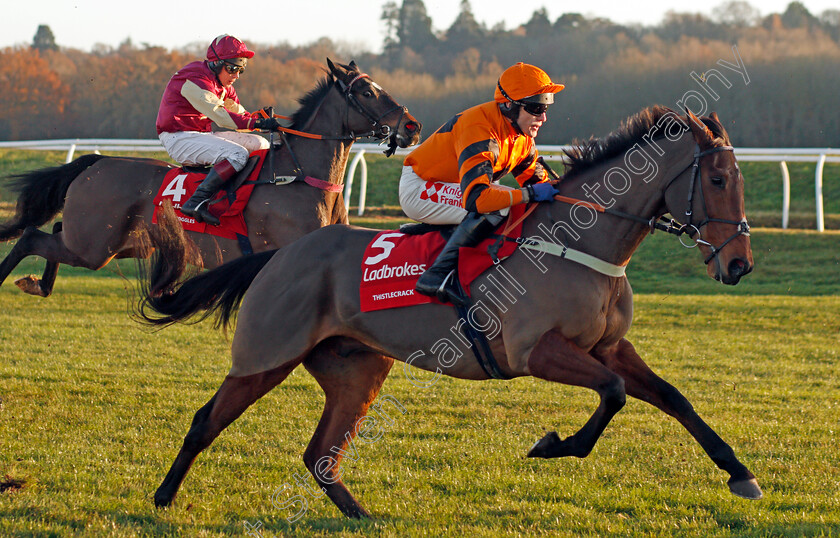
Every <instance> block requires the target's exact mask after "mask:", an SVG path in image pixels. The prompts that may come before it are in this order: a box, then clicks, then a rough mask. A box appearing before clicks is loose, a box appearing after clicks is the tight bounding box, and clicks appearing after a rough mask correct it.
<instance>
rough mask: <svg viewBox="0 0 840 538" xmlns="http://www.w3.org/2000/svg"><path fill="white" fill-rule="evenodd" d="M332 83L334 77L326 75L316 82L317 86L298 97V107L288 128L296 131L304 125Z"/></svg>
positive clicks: (333, 82) (333, 83)
mask: <svg viewBox="0 0 840 538" xmlns="http://www.w3.org/2000/svg"><path fill="white" fill-rule="evenodd" d="M334 85H335V78H334V77H333V76H332V75H327V76H326V77H324V78H322V79H321V81H320V82H318V85H317V86H315V87H314V88H312V89H311V90H309V92H307V93H306V95H304V96H303V97H301V98H300V99H298V103H300V108H299V109H297V111H296V112H295V113H293V114H292V120H291V122H292V124H291V126H290V128H292V129H295V130H298V131H299V130H302V129H303V128H304V127H305V126H306V123H307V122H308V121H309V118H310V117H311V116H312V114H314V113H315V111H316V110H317V108H318V106H320V104H321V101H323V99H324V96H326V94H327V92H329V91H330V90H331V89H332V87H333V86H334Z"/></svg>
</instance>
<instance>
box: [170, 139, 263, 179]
mask: <svg viewBox="0 0 840 538" xmlns="http://www.w3.org/2000/svg"><path fill="white" fill-rule="evenodd" d="M158 138H160V142H161V144H163V147H164V149H165V150H166V152H167V153H169V156H170V157H172V158H173V159H174V160H175V161H177V162H179V163H181V164H187V165H197V166H213V165H215V164H216V163H219V162H221V161H223V160H226V159H227V161H228V162H230V164H231V165H233V168H234V169H235V170H236V171H237V172H238V171H240V170H242V169H243V168H245V163H246V162H248V156H249V155H250V154H251V153H252V152H254V151H257V150H260V149H268V140H266V139H265V138H264V137H262V136H260V135H257V134H253V133H240V132H237V131H219V132H215V133H203V132H199V131H182V132H178V133H160V136H159V137H158Z"/></svg>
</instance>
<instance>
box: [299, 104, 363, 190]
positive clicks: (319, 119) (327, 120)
mask: <svg viewBox="0 0 840 538" xmlns="http://www.w3.org/2000/svg"><path fill="white" fill-rule="evenodd" d="M337 95H339V94H338V93H337V92H335V91H333V90H330V94H329V95H328V96H327V97H326V98H325V100H324V101H323V102H322V103H321V105H320V106H319V107H318V108H317V110H316V111H315V112H314V113H313V116H312V118H310V119H309V121H307V122H306V125H307V127H306V132H308V133H311V134H318V135H322V136H324V137H326V139H325V140H318V139H312V138H307V137H302V136H291V137H289V146H290V148H291V151H292V152H294V155H295V156H296V157H297V160H298V163H299V164H300V168H301V169H302V170H303V173H304V174H306V175H308V176H312V177H315V178H318V179H322V180H325V181H329V182H331V183H337V184H341V183H344V169H345V168H346V167H347V159H348V157H349V156H350V148H351V147H352V146H353V140H352V139H349V140H335V138H342V137H345V136H349V135H350V133H349V132H347V131H346V130H345V127H344V120H345V118H346V116H347V111H346V110H345V108H346V107H347V103H346V102H345V101H344V99H343V98H342V97H340V96H338V97H336V96H337Z"/></svg>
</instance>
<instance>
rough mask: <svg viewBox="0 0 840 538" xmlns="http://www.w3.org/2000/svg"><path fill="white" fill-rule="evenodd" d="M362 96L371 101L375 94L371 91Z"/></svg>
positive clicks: (366, 91)
mask: <svg viewBox="0 0 840 538" xmlns="http://www.w3.org/2000/svg"><path fill="white" fill-rule="evenodd" d="M362 95H364V96H365V97H367V98H368V99H370V98H371V97H373V92H372V91H370V90H365V92H364V93H363V94H362Z"/></svg>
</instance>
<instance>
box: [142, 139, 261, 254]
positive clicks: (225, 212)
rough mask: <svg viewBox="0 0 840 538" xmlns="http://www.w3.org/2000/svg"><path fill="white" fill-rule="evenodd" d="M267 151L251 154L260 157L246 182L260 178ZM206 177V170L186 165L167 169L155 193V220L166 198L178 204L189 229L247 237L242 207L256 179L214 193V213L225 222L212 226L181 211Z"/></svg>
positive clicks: (175, 206)
mask: <svg viewBox="0 0 840 538" xmlns="http://www.w3.org/2000/svg"><path fill="white" fill-rule="evenodd" d="M267 154H268V150H260V151H255V152H254V153H252V154H251V156H258V157H259V161H258V162H257V164H256V165H255V166H254V169H253V171H252V172H251V174H250V175H249V176H248V177H247V178H246V182H251V181H256V179H257V177H258V176H259V174H260V169H261V168H262V165H263V162H265V156H266V155H267ZM205 177H207V175H206V174H201V173H194V172H188V171H186V170H184V169H183V168H173V169H172V170H170V171H169V172H167V173H166V177H165V178H163V183H161V186H160V189H159V190H158V193H157V196H155V200H154V204H155V211H154V214H153V215H152V222H154V223H157V218H158V211H160V205H161V203H162V202H163V201H164V200H169V201H170V202H171V203H172V207H174V208H175V215H176V216H177V217H178V220H179V221H181V225H182V226H183V227H184V229H185V230H189V231H191V232H200V233H208V234H212V235H217V236H219V237H225V238H227V239H237V236H245V237H247V236H248V226H247V225H246V224H245V217H244V216H243V215H242V211H243V210H244V209H245V206H246V205H247V204H248V200H249V199H250V198H251V192H253V190H254V187H255V185H254V184H253V183H246V184H244V185H242V186H241V187H239V188H238V189H236V190H235V191H232V192H228V191H226V190H222V191H220V192H218V193H217V194H216V196H214V197H213V200H212V201H211V202H210V213H212V214H213V215H215V216H217V217H218V218H219V220H220V221H221V224H219V225H218V226H211V225H208V224H207V223H205V222H197V221H196V220H195V219H194V218H193V217H189V216H187V215H184V214H183V213H181V204H183V203H184V202H186V201H187V200H188V199H189V197H190V196H192V194H193V193H194V192H195V189H197V188H198V186H199V184H201V182H202V181H203V180H204V178H205Z"/></svg>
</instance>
